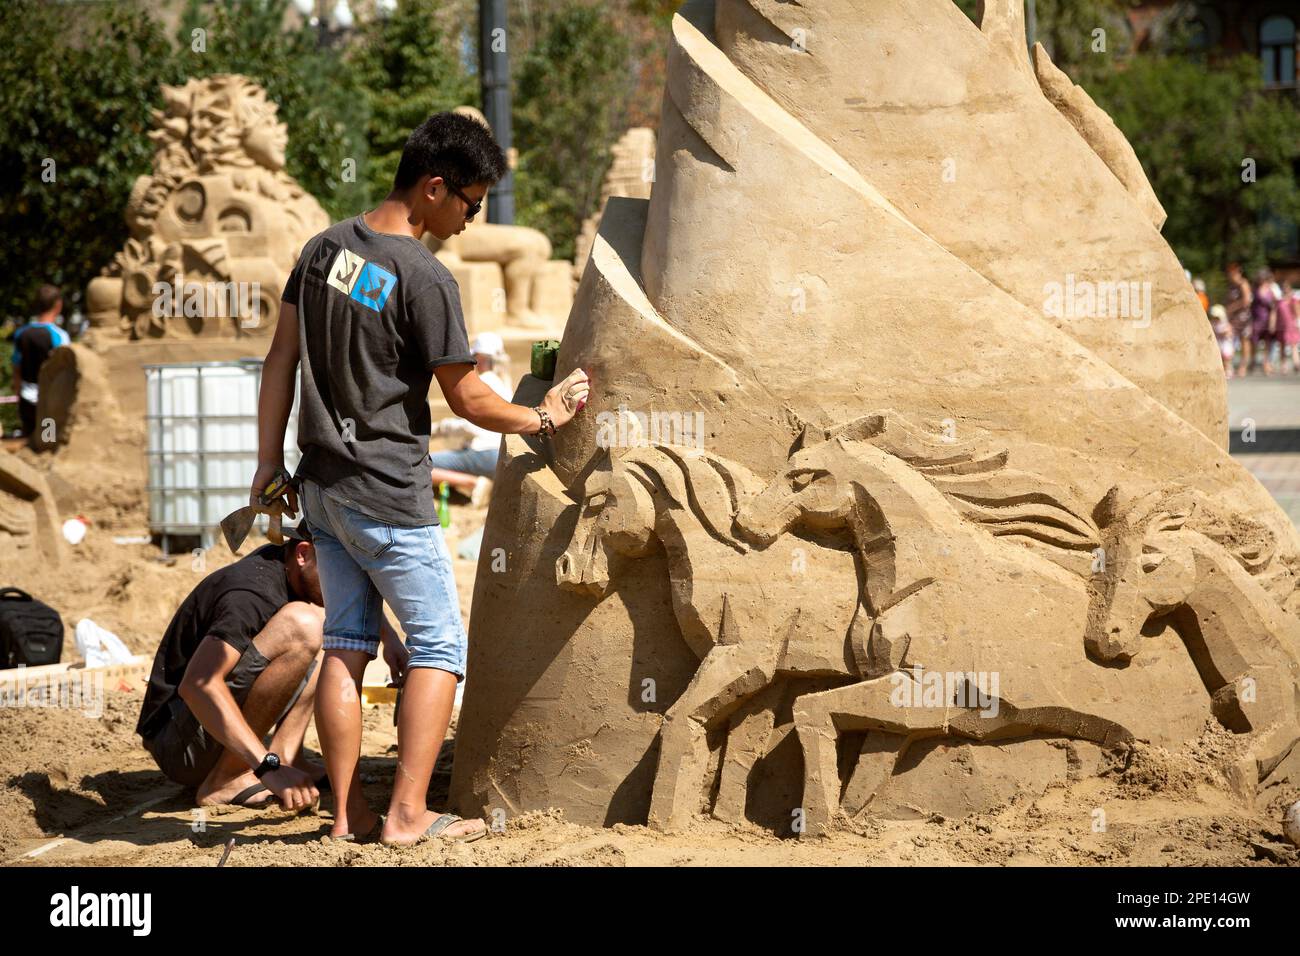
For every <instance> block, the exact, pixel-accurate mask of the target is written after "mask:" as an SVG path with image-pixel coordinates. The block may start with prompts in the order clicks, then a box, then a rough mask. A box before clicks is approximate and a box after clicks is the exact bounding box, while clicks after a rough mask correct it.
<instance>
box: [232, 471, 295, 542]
mask: <svg viewBox="0 0 1300 956" xmlns="http://www.w3.org/2000/svg"><path fill="white" fill-rule="evenodd" d="M292 484H293V476H292V475H290V474H289V473H288V472H287V471H284V470H283V469H281V470H280V471H277V472H276V473H275V477H274V478H272V479H271V481H270V483H269V484H268V485H267V486H266V487H265V488H264V489H262V491H261V493H260V494H259V495H258V496H257V501H258V503H257V504H255V505H245V506H244V507H243V508H238V509H236V510H234V511H232V512H230V514H228V515H226V516H225V517H224V518H222V519H221V533H222V534H223V535H225V538H226V545H227V546H228V547H229V548H230V550H231V551H233V552H235V553H236V554H238V553H239V549H240V547H241V546H242V545H243V543H244V539H245V538H247V537H248V532H249V531H251V530H252V528H253V522H254V521H256V520H257V516H258V515H269V516H270V519H271V520H270V524H269V525H268V527H267V529H266V536H267V537H268V538H269V539H270V540H271V543H272V544H284V533H283V532H282V531H281V530H280V518H281V517H282V516H283V515H284V511H285V506H286V501H285V494H286V493H287V492H288V490H289V488H290V486H291V485H292Z"/></svg>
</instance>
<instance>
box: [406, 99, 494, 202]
mask: <svg viewBox="0 0 1300 956" xmlns="http://www.w3.org/2000/svg"><path fill="white" fill-rule="evenodd" d="M505 174H506V157H505V153H503V152H501V147H500V146H498V145H497V141H496V139H495V138H494V137H493V136H492V131H491V130H490V129H488V128H487V127H486V126H484V125H483V124H482V123H480V122H479V121H478V120H476V119H473V118H472V117H469V116H463V115H461V114H460V113H434V114H433V115H432V116H430V117H429V118H428V119H427V120H425V121H424V122H423V123H421V124H420V125H419V126H417V127H416V128H415V129H414V130H413V131H412V132H411V135H410V136H408V137H407V139H406V146H405V147H404V148H403V149H402V161H401V162H400V163H398V164H397V176H396V177H395V178H394V181H393V188H394V189H399V190H401V189H410V188H411V187H412V186H414V185H415V184H416V183H417V182H419V181H420V177H421V176H441V177H442V179H443V181H444V182H446V183H450V184H451V185H452V186H455V187H456V188H457V189H464V188H465V187H466V186H472V185H473V184H474V183H487V184H488V185H491V184H492V183H495V182H496V181H497V180H499V179H500V178H501V177H502V176H504V175H505Z"/></svg>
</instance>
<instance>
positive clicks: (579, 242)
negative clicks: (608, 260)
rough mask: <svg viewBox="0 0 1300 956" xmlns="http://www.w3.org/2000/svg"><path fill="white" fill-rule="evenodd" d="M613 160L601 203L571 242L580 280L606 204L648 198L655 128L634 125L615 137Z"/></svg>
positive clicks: (601, 189) (576, 275)
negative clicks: (621, 198)
mask: <svg viewBox="0 0 1300 956" xmlns="http://www.w3.org/2000/svg"><path fill="white" fill-rule="evenodd" d="M610 154H611V156H612V160H613V161H612V162H611V163H610V166H609V172H607V173H606V174H605V181H604V182H603V183H601V186H600V202H599V204H598V205H597V206H596V214H595V215H593V216H588V217H587V218H586V219H585V220H583V223H582V231H581V232H579V233H578V237H577V239H576V240H575V242H574V254H573V274H574V276H575V277H576V278H578V279H581V278H582V273H583V270H584V269H586V268H587V259H589V258H590V257H591V246H592V244H593V243H594V242H595V241H596V233H597V232H598V231H599V230H600V217H601V214H602V213H603V212H604V210H605V203H607V202H609V200H610V199H611V198H612V197H614V196H621V197H624V198H627V199H649V198H650V187H651V186H652V185H654V161H655V131H654V130H652V129H650V128H649V127H647V126H633V127H632V128H631V129H629V130H628V131H627V132H626V133H624V134H623V135H622V136H620V137H619V138H618V142H617V143H615V144H614V145H613V147H612V148H611V149H610Z"/></svg>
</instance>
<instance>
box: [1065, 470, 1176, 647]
mask: <svg viewBox="0 0 1300 956" xmlns="http://www.w3.org/2000/svg"><path fill="white" fill-rule="evenodd" d="M1196 508H1197V502H1196V499H1195V496H1194V495H1193V494H1192V493H1190V492H1185V491H1183V492H1174V493H1172V494H1171V493H1169V492H1165V491H1151V492H1147V493H1146V494H1143V495H1139V496H1136V497H1133V496H1130V495H1126V494H1125V493H1124V492H1122V491H1121V490H1120V489H1119V488H1118V487H1116V488H1112V489H1111V490H1110V491H1109V492H1107V494H1106V497H1105V498H1103V499H1102V501H1101V504H1099V505H1098V506H1097V510H1096V517H1097V524H1098V526H1099V527H1100V529H1101V548H1100V549H1099V551H1098V553H1097V560H1096V562H1095V564H1094V576H1093V579H1092V600H1091V603H1090V605H1089V608H1088V629H1087V632H1086V636H1085V639H1084V640H1085V643H1086V646H1087V648H1088V651H1089V652H1090V653H1091V654H1092V655H1093V656H1094V657H1096V658H1097V659H1098V660H1102V661H1115V660H1118V661H1127V660H1130V659H1131V658H1132V657H1133V655H1134V654H1136V653H1137V651H1138V645H1139V642H1140V640H1141V635H1142V628H1143V627H1144V626H1145V625H1146V623H1147V621H1148V620H1150V619H1151V618H1152V617H1155V616H1158V615H1161V614H1167V613H1169V612H1170V611H1173V610H1175V609H1176V608H1178V607H1180V606H1181V605H1183V604H1184V603H1186V601H1187V599H1188V597H1190V596H1191V594H1192V592H1193V591H1194V590H1195V588H1196V583H1197V582H1196V578H1197V570H1196V558H1195V555H1194V553H1193V550H1192V548H1193V538H1192V537H1191V536H1189V535H1186V534H1183V533H1181V532H1182V531H1183V529H1184V527H1185V526H1186V525H1187V521H1188V519H1189V518H1190V517H1191V516H1192V514H1193V512H1194V511H1195V510H1196Z"/></svg>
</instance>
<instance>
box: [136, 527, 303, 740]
mask: <svg viewBox="0 0 1300 956" xmlns="http://www.w3.org/2000/svg"><path fill="white" fill-rule="evenodd" d="M285 547H287V545H280V544H268V545H266V546H265V547H261V548H258V549H257V550H256V551H254V552H253V553H252V554H249V555H246V556H245V557H243V558H241V559H240V560H238V561H236V562H235V563H234V564H228V565H226V566H225V567H224V568H222V569H221V570H220V571H214V572H213V573H212V574H209V575H208V576H207V577H206V578H204V579H203V580H202V581H200V582H199V585H198V587H196V588H195V589H194V590H193V591H191V592H190V594H189V597H187V598H186V599H185V600H184V601H183V602H181V606H180V608H179V609H178V610H177V611H176V614H175V616H173V617H172V622H171V624H170V625H168V627H167V633H166V634H164V635H163V639H162V644H161V645H160V646H159V648H158V653H157V654H156V655H155V656H154V659H153V671H152V672H151V673H150V675H149V688H148V690H146V691H145V694H144V705H143V706H142V707H141V708H140V722H139V723H138V724H136V727H135V732H136V733H138V734H140V735H141V736H142V737H145V738H149V737H152V736H153V735H154V734H155V733H156V732H157V730H158V728H159V727H160V726H161V725H162V724H163V722H164V719H165V715H166V713H167V705H168V703H170V701H171V700H172V698H174V697H175V696H176V690H177V688H178V687H180V683H181V678H183V677H184V676H185V668H186V667H188V666H189V663H190V658H192V657H193V656H194V652H195V651H196V650H197V649H198V646H199V644H200V643H201V642H202V641H203V639H204V638H205V637H209V636H211V637H217V638H220V639H221V640H223V641H225V642H226V643H227V644H229V645H230V646H231V647H233V648H234V649H235V650H237V651H239V653H240V654H243V653H244V651H245V650H247V649H248V645H250V644H251V643H252V642H253V638H254V637H256V636H257V635H258V633H259V632H260V631H261V630H262V628H264V627H266V622H267V621H269V620H270V619H271V617H272V616H273V615H274V614H275V613H276V612H277V611H278V610H280V608H282V607H284V606H285V605H286V604H288V603H289V601H291V600H294V598H293V597H292V596H291V595H290V594H289V577H288V574H287V573H286V572H285V568H284V549H285Z"/></svg>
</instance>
